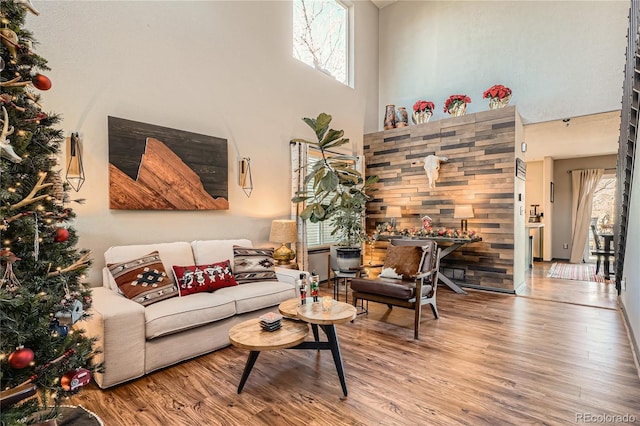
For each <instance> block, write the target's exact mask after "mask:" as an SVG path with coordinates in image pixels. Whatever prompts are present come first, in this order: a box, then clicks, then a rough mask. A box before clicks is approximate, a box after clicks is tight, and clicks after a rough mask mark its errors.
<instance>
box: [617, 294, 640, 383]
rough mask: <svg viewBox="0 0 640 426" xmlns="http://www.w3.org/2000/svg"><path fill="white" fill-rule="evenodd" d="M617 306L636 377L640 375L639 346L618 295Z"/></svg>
mask: <svg viewBox="0 0 640 426" xmlns="http://www.w3.org/2000/svg"><path fill="white" fill-rule="evenodd" d="M618 306H620V311H621V312H622V317H623V318H624V328H625V329H626V330H627V337H628V338H629V343H630V345H631V354H632V355H633V362H634V363H635V365H636V372H637V373H638V377H640V347H638V342H637V341H636V339H634V334H633V328H632V327H631V322H630V321H629V317H628V316H627V309H626V307H625V306H624V302H623V300H622V298H621V297H620V296H618Z"/></svg>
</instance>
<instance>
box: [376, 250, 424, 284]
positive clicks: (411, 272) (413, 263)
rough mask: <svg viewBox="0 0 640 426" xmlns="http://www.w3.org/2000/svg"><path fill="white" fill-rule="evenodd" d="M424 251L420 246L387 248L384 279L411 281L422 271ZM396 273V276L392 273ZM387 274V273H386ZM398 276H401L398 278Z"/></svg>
mask: <svg viewBox="0 0 640 426" xmlns="http://www.w3.org/2000/svg"><path fill="white" fill-rule="evenodd" d="M423 255H424V251H423V250H422V247H419V246H394V245H390V246H389V247H388V248H387V254H386V256H385V259H384V267H383V272H382V273H381V274H380V276H381V277H383V278H400V279H405V280H407V279H411V277H414V276H416V275H417V274H418V271H419V270H420V266H421V262H422V256H423ZM392 271H393V272H395V274H393V273H391V272H392ZM385 272H386V273H385ZM397 275H400V277H398V276H397Z"/></svg>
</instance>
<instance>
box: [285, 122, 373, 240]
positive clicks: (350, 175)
mask: <svg viewBox="0 0 640 426" xmlns="http://www.w3.org/2000/svg"><path fill="white" fill-rule="evenodd" d="M331 119H332V117H331V116H330V115H329V114H326V113H321V114H320V115H318V117H317V118H304V119H303V120H304V122H305V123H307V125H308V126H309V127H311V129H312V130H313V131H314V132H315V134H316V138H317V141H309V140H306V139H298V138H296V139H292V142H300V143H306V144H309V145H312V146H315V147H317V148H318V150H319V151H320V154H321V158H320V159H319V160H318V161H317V162H316V163H315V164H314V165H313V166H312V167H311V168H310V170H308V172H307V174H306V176H305V179H304V187H305V189H304V190H300V191H298V192H296V194H295V196H294V197H293V198H292V199H291V201H292V202H294V203H296V204H299V203H305V207H304V209H303V210H302V212H301V213H300V217H301V218H302V219H304V220H307V219H308V220H310V221H311V222H313V223H317V222H323V221H326V220H331V225H332V227H333V230H332V232H331V234H332V235H337V236H338V240H339V242H340V245H346V246H353V245H356V244H358V243H361V242H362V241H364V239H365V238H366V234H365V232H364V228H363V223H362V222H363V219H364V216H365V210H366V202H367V201H368V200H369V199H370V198H369V196H368V195H367V193H366V191H371V190H372V189H373V188H372V185H373V184H374V183H376V182H377V181H378V177H377V176H370V177H369V178H368V179H367V180H366V181H365V180H364V178H363V176H362V174H361V173H360V172H359V171H358V170H357V169H356V167H355V161H356V158H355V157H354V156H351V155H344V154H335V153H333V152H331V151H330V150H332V149H335V148H338V147H340V146H342V145H345V144H347V143H349V139H348V138H345V137H344V131H343V130H334V129H331V128H329V125H330V124H331ZM310 184H311V185H310ZM309 185H310V186H309Z"/></svg>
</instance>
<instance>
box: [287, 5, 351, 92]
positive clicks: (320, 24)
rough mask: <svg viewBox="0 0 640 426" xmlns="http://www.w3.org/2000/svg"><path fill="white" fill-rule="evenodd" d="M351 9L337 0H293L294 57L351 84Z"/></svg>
mask: <svg viewBox="0 0 640 426" xmlns="http://www.w3.org/2000/svg"><path fill="white" fill-rule="evenodd" d="M348 22H349V10H348V8H347V7H346V6H345V5H344V4H343V3H342V2H340V1H337V0H293V57H294V58H296V59H298V60H300V61H302V62H304V63H306V64H308V65H310V66H312V67H314V68H315V69H317V70H318V71H321V72H323V73H325V74H327V75H330V76H332V77H334V78H335V79H336V80H338V81H340V82H341V83H343V84H349V61H348V45H349V43H348V34H349V31H348Z"/></svg>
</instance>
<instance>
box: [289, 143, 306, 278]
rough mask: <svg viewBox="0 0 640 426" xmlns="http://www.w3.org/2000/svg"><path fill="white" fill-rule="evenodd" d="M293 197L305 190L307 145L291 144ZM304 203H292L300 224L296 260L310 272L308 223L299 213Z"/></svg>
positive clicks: (292, 213)
mask: <svg viewBox="0 0 640 426" xmlns="http://www.w3.org/2000/svg"><path fill="white" fill-rule="evenodd" d="M290 147H291V197H292V198H293V196H294V195H295V194H296V192H297V191H300V190H303V189H304V177H305V175H306V170H307V169H306V165H307V161H308V158H309V146H308V145H307V144H306V143H300V142H291V145H290ZM304 207H305V206H304V203H300V204H294V203H291V219H294V220H296V221H297V223H298V242H297V243H296V245H295V246H296V260H297V263H298V267H299V268H300V270H301V271H307V270H309V252H308V250H307V223H306V221H304V220H302V219H300V216H299V213H301V212H302V210H304Z"/></svg>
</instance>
